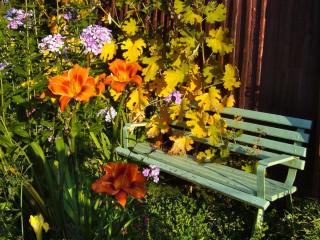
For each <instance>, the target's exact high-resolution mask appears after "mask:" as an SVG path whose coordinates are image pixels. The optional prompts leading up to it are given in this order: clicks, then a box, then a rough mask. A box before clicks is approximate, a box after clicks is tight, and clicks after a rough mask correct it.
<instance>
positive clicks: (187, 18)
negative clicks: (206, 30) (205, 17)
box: [181, 6, 202, 24]
mask: <svg viewBox="0 0 320 240" xmlns="http://www.w3.org/2000/svg"><path fill="white" fill-rule="evenodd" d="M181 21H182V22H183V23H190V24H195V23H201V21H202V17H201V16H200V15H198V14H196V13H194V12H193V11H192V8H191V7H190V6H188V7H186V8H185V12H184V13H183V16H182V19H181Z"/></svg>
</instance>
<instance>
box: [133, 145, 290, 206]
mask: <svg viewBox="0 0 320 240" xmlns="http://www.w3.org/2000/svg"><path fill="white" fill-rule="evenodd" d="M132 151H133V152H135V153H139V154H142V155H146V156H148V157H150V158H153V159H156V160H158V161H160V162H162V163H167V164H170V165H172V166H175V167H177V168H179V169H183V170H185V171H188V172H190V173H193V174H198V175H199V176H201V177H204V178H206V179H208V180H210V181H214V182H217V183H220V184H223V185H225V186H228V187H231V188H234V189H237V190H240V191H242V192H246V193H248V194H251V195H254V196H256V195H257V178H256V175H254V174H250V173H246V172H244V171H241V170H238V169H233V168H230V167H228V166H223V165H220V164H215V163H206V164H199V163H197V162H196V161H195V160H194V158H192V157H191V156H183V157H181V156H173V155H172V156H170V155H167V154H166V153H164V152H163V151H161V150H154V149H153V148H152V147H151V146H150V145H149V144H148V143H139V144H136V145H135V147H134V148H133V149H132ZM294 191H296V188H295V187H288V186H286V185H285V184H284V183H281V182H278V181H275V180H271V179H267V181H266V199H267V200H269V201H273V200H276V199H278V198H279V197H283V196H285V195H288V194H289V193H293V192H294Z"/></svg>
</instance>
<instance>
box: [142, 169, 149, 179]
mask: <svg viewBox="0 0 320 240" xmlns="http://www.w3.org/2000/svg"><path fill="white" fill-rule="evenodd" d="M149 173H150V169H149V168H144V169H143V171H142V175H143V176H145V177H149Z"/></svg>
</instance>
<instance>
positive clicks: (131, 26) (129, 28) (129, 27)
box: [121, 18, 138, 36]
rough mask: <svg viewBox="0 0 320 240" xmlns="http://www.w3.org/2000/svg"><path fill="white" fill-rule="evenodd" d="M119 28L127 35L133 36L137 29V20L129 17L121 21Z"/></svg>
mask: <svg viewBox="0 0 320 240" xmlns="http://www.w3.org/2000/svg"><path fill="white" fill-rule="evenodd" d="M121 29H122V30H123V31H124V32H125V33H126V34H128V35H129V36H133V35H135V34H136V32H137V31H138V26H137V22H136V21H135V20H134V19H133V18H130V19H129V20H127V21H125V22H124V23H123V25H122V27H121Z"/></svg>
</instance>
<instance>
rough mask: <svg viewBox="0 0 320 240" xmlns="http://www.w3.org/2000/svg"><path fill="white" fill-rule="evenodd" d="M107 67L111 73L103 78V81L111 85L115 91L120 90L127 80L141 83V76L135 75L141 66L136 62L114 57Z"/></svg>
mask: <svg viewBox="0 0 320 240" xmlns="http://www.w3.org/2000/svg"><path fill="white" fill-rule="evenodd" d="M109 69H110V71H111V72H112V74H113V75H111V76H108V77H106V78H105V80H104V83H105V84H106V85H111V87H112V88H113V89H114V90H115V91H117V92H122V91H123V90H124V89H125V87H126V86H127V84H128V83H129V82H134V83H136V84H138V85H141V83H142V78H141V76H139V75H137V72H138V71H139V70H142V67H141V66H140V65H139V64H138V63H127V62H126V61H124V60H121V59H116V60H114V61H113V62H112V63H110V65H109Z"/></svg>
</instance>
